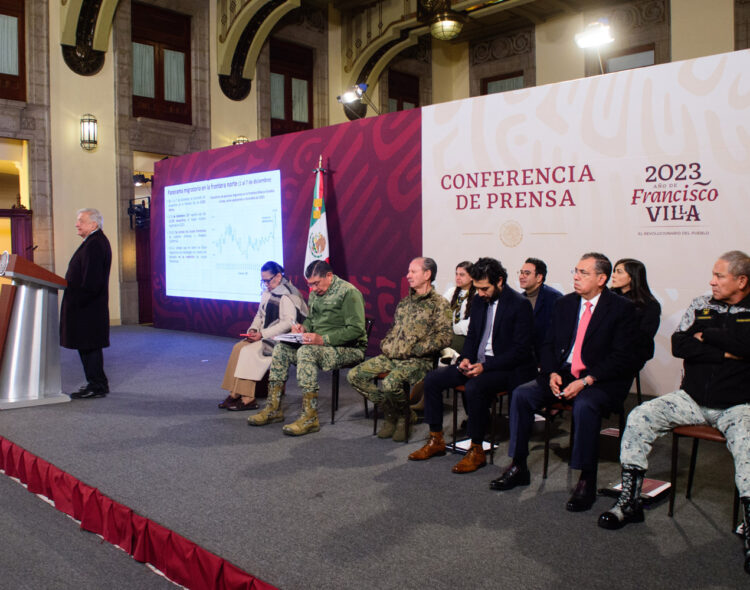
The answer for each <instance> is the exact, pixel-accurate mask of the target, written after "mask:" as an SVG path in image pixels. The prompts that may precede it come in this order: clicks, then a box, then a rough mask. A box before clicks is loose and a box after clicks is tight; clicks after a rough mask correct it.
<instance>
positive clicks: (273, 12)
mask: <svg viewBox="0 0 750 590" xmlns="http://www.w3.org/2000/svg"><path fill="white" fill-rule="evenodd" d="M299 5H300V0H270V1H266V2H264V1H260V0H259V1H255V2H251V3H249V4H247V5H245V6H244V7H243V9H242V10H241V11H240V13H239V14H238V15H237V17H236V18H235V20H234V21H233V22H232V24H231V27H230V28H229V30H228V31H227V32H226V35H224V36H222V34H221V33H220V34H219V36H218V37H217V40H218V43H219V51H218V53H219V67H218V71H219V86H220V87H221V90H222V92H224V94H225V95H226V96H227V98H230V99H232V100H243V99H244V98H246V97H247V95H248V94H249V93H250V87H251V84H252V80H253V78H255V66H256V63H257V61H258V56H259V55H260V52H261V50H262V49H263V44H264V43H265V42H266V39H267V38H268V36H269V35H270V34H271V31H272V30H273V27H274V26H275V25H276V23H278V22H279V21H280V20H281V18H282V17H283V16H284V15H285V14H286V13H288V12H290V11H291V10H294V9H295V8H298V7H299Z"/></svg>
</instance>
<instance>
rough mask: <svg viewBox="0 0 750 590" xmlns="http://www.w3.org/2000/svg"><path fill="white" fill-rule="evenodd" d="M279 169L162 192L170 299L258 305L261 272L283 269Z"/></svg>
mask: <svg viewBox="0 0 750 590" xmlns="http://www.w3.org/2000/svg"><path fill="white" fill-rule="evenodd" d="M281 225H282V224H281V173H280V171H279V170H271V171H267V172H259V173H255V174H242V175H239V176H231V177H228V178H216V179H213V180H202V181H199V182H189V183H186V184H177V185H172V186H165V187H164V234H165V236H164V237H165V262H166V291H167V295H168V296H170V297H196V298H199V299H224V300H230V301H247V302H256V303H257V302H259V301H260V295H261V287H260V267H261V266H262V265H263V263H264V262H266V261H268V260H273V261H275V262H278V263H279V264H281V265H282V266H283V265H284V252H283V240H282V227H281Z"/></svg>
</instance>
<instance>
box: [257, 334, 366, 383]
mask: <svg viewBox="0 0 750 590" xmlns="http://www.w3.org/2000/svg"><path fill="white" fill-rule="evenodd" d="M364 358H365V353H364V351H363V350H362V349H361V348H353V347H351V346H316V345H313V344H306V345H303V346H294V345H291V344H287V343H285V342H279V343H278V344H276V346H274V348H273V360H272V361H271V372H270V374H269V377H268V379H269V381H281V382H284V381H286V380H287V378H288V376H289V365H297V383H298V384H299V387H300V389H301V390H302V391H303V392H305V393H311V392H313V391H318V371H319V370H323V371H331V370H332V369H336V368H338V367H341V366H343V365H350V364H353V363H356V362H358V361H361V360H362V359H364Z"/></svg>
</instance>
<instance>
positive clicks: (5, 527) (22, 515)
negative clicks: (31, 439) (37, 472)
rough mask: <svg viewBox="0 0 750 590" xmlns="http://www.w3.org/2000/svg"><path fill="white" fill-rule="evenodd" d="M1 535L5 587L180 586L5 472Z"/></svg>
mask: <svg viewBox="0 0 750 590" xmlns="http://www.w3.org/2000/svg"><path fill="white" fill-rule="evenodd" d="M0 539H2V548H3V549H2V551H0V572H2V577H1V578H0V588H4V589H8V590H10V589H11V588H12V589H13V590H25V589H27V588H28V589H29V590H32V589H33V590H40V589H53V588H54V589H55V590H64V589H70V590H74V589H78V590H80V589H84V588H86V589H88V588H91V589H94V588H109V589H110V590H120V589H121V590H127V589H131V588H139V589H144V590H145V589H151V588H153V589H154V590H157V589H174V588H177V586H175V585H174V584H172V583H171V582H169V581H168V580H166V579H165V578H163V577H161V576H159V575H157V574H155V573H154V572H152V571H151V570H149V569H148V568H147V567H146V566H145V565H143V564H141V563H138V562H136V561H134V560H133V559H132V558H131V557H130V556H129V555H128V554H127V553H125V552H124V551H121V550H120V549H117V548H116V547H114V546H112V545H110V544H109V543H105V542H103V541H102V539H101V537H98V536H97V535H93V534H91V533H87V532H85V531H82V530H80V529H79V528H78V526H77V524H76V523H75V521H73V520H72V519H70V518H69V517H68V516H66V515H65V514H63V513H62V512H59V511H58V510H56V509H55V508H53V507H52V506H50V505H49V504H47V503H46V502H45V501H44V500H42V499H40V498H38V497H37V496H35V495H34V494H30V493H29V492H27V491H26V490H25V488H24V487H23V486H22V485H21V484H20V483H17V482H16V481H14V480H12V479H11V478H9V477H5V476H0Z"/></svg>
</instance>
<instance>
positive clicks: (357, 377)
mask: <svg viewBox="0 0 750 590" xmlns="http://www.w3.org/2000/svg"><path fill="white" fill-rule="evenodd" d="M452 336H453V330H452V327H451V311H450V305H449V304H448V301H446V300H445V299H444V298H443V297H441V296H440V295H438V294H437V293H436V292H435V290H434V289H432V288H431V289H430V291H429V292H428V293H427V294H425V295H417V294H416V293H414V292H413V291H412V292H411V293H410V294H409V295H407V296H406V297H404V298H403V299H402V300H401V301H400V302H399V304H398V307H396V313H395V315H394V317H393V325H392V326H391V329H390V330H388V333H387V334H386V335H385V338H383V340H381V342H380V349H381V350H382V351H383V354H381V355H379V356H376V357H375V358H372V359H369V360H367V361H365V362H364V363H362V364H360V365H358V366H356V367H355V368H353V369H352V370H351V371H349V374H348V375H347V379H348V380H349V383H351V385H352V386H353V387H354V388H355V389H356V390H357V391H359V392H360V393H361V394H362V395H364V396H365V397H367V398H368V399H369V400H370V401H372V402H373V403H376V404H377V403H381V402H383V401H386V402H389V403H391V404H395V405H401V404H403V403H404V402H406V401H407V400H406V399H405V392H404V387H403V383H404V382H405V381H408V382H409V384H410V385H414V384H415V383H417V382H419V381H421V380H422V379H423V378H424V376H425V375H426V374H427V372H428V371H429V370H430V369H432V365H433V357H434V356H435V355H436V354H437V353H438V352H440V351H441V350H442V349H443V348H445V347H446V346H448V345H449V344H450V342H451V338H452ZM386 371H390V372H389V374H388V375H387V376H386V377H385V378H384V379H383V380H382V381H381V383H380V387H378V386H377V385H376V384H375V377H376V376H377V375H378V374H379V373H385V372H386Z"/></svg>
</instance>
